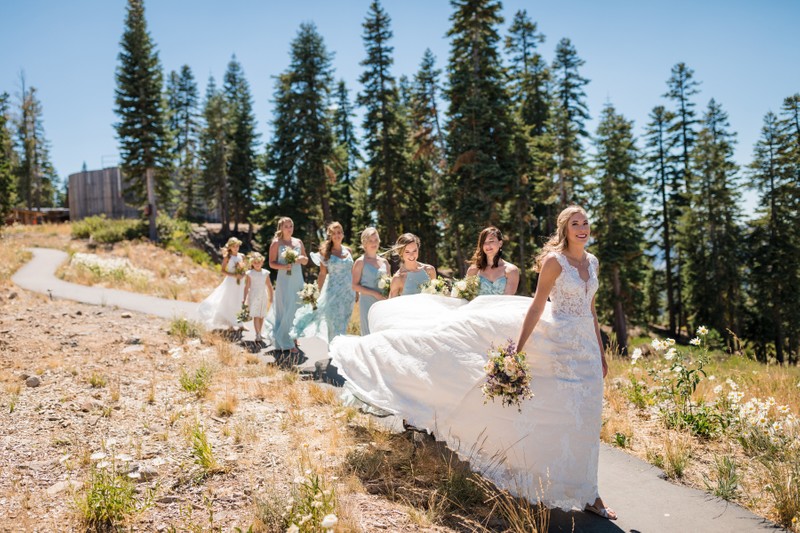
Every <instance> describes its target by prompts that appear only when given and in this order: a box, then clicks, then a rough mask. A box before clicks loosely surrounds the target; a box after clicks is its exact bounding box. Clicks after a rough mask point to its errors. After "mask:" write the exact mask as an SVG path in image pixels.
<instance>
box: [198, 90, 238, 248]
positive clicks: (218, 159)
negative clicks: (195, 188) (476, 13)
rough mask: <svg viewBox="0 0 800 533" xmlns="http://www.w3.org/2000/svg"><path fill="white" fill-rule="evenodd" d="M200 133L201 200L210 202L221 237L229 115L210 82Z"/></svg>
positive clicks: (225, 220) (226, 219)
mask: <svg viewBox="0 0 800 533" xmlns="http://www.w3.org/2000/svg"><path fill="white" fill-rule="evenodd" d="M203 121H204V125H203V129H202V130H201V132H200V162H201V166H202V169H203V172H202V178H203V188H202V190H203V197H204V198H206V199H209V200H211V201H210V202H209V203H210V205H212V206H213V207H214V209H215V210H216V211H217V214H218V215H219V220H220V221H221V222H222V233H223V235H225V236H227V235H228V233H229V231H230V213H231V209H230V179H229V177H228V168H229V164H228V161H229V160H230V153H231V147H230V138H231V136H230V134H229V129H230V112H229V111H228V103H227V100H226V99H225V95H224V94H223V93H222V91H220V90H218V89H217V85H216V83H215V81H214V78H213V77H211V78H209V80H208V85H207V87H206V98H205V104H204V106H203Z"/></svg>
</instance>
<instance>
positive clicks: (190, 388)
mask: <svg viewBox="0 0 800 533" xmlns="http://www.w3.org/2000/svg"><path fill="white" fill-rule="evenodd" d="M211 377H212V372H211V368H209V367H208V366H207V365H206V364H205V363H204V364H202V365H201V366H199V367H198V368H196V369H195V371H194V372H186V371H185V370H184V371H181V377H180V384H181V388H182V389H183V390H185V391H186V392H192V393H194V394H195V396H197V397H198V398H202V397H203V396H205V395H206V393H207V392H208V388H209V387H210V386H211Z"/></svg>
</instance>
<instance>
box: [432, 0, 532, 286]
mask: <svg viewBox="0 0 800 533" xmlns="http://www.w3.org/2000/svg"><path fill="white" fill-rule="evenodd" d="M451 5H452V6H453V8H454V13H453V14H452V15H451V17H450V21H451V24H452V25H451V27H450V30H449V31H448V33H447V35H448V36H449V37H451V38H452V41H451V45H450V58H449V66H448V73H449V76H450V79H449V86H448V89H447V98H448V100H449V101H450V108H449V111H448V115H449V123H448V125H447V131H448V135H447V162H448V166H449V172H448V173H447V174H446V175H445V176H444V178H443V180H442V188H441V191H440V198H441V200H440V201H441V205H442V206H443V207H444V210H445V211H446V217H447V218H446V227H445V235H447V236H448V237H449V238H450V239H451V242H452V245H451V246H450V247H449V248H450V249H451V250H454V251H455V258H454V259H456V262H457V265H456V266H457V270H460V271H461V272H462V273H463V272H464V271H465V269H466V261H467V259H468V254H469V253H470V252H471V249H472V248H473V247H474V246H475V240H476V235H477V234H478V232H479V231H480V229H481V227H483V226H486V225H488V224H494V225H498V224H500V222H501V217H502V215H503V210H504V209H505V207H506V204H507V202H508V201H509V199H510V197H511V195H512V192H511V191H513V190H514V187H515V186H516V184H517V169H516V168H515V160H514V157H513V154H512V149H511V148H512V147H511V144H512V140H513V136H514V128H515V124H514V121H513V119H512V117H511V113H510V102H509V97H508V93H507V92H506V90H505V79H504V76H503V71H502V67H501V60H500V57H499V52H498V48H497V45H498V42H499V40H500V36H499V34H498V31H497V28H498V26H499V25H500V24H502V22H503V18H502V16H501V15H500V9H501V5H500V2H498V1H497V0H451Z"/></svg>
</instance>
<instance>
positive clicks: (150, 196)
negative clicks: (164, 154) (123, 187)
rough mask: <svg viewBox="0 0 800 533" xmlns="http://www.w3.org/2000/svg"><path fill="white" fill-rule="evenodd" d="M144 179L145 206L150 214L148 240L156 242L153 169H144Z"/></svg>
mask: <svg viewBox="0 0 800 533" xmlns="http://www.w3.org/2000/svg"><path fill="white" fill-rule="evenodd" d="M145 180H146V183H147V207H148V212H149V214H150V240H151V241H152V242H158V228H157V226H156V187H155V177H154V176H153V169H152V168H148V169H147V170H145Z"/></svg>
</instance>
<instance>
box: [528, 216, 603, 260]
mask: <svg viewBox="0 0 800 533" xmlns="http://www.w3.org/2000/svg"><path fill="white" fill-rule="evenodd" d="M578 213H580V214H581V215H583V216H585V217H586V218H589V215H588V214H587V213H586V210H585V209H584V208H582V207H581V206H579V205H571V206H569V207H566V208H565V209H564V210H563V211H561V212H560V213H559V214H558V219H556V232H555V233H553V234H552V235H551V236H550V239H548V241H547V242H546V243H544V246H543V247H542V251H541V252H539V254H538V255H537V256H536V261H535V262H534V264H533V270H534V272H539V271H541V269H542V262H543V261H544V258H545V257H547V255H548V254H550V253H552V252H563V251H564V249H565V248H566V247H567V225H568V224H569V219H570V218H572V216H573V215H576V214H578Z"/></svg>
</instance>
